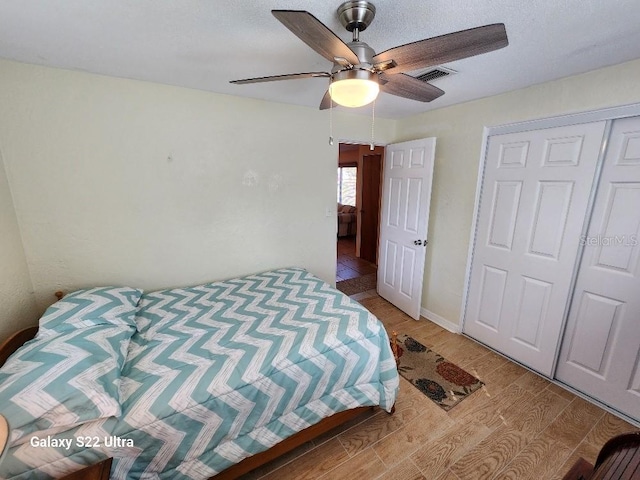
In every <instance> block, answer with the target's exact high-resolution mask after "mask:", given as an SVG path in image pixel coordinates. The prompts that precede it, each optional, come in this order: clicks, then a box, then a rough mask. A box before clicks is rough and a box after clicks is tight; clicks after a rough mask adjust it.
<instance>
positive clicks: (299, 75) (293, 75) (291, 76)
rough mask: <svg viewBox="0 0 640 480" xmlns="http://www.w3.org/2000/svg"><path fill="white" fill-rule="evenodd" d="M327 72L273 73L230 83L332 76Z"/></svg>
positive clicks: (243, 83)
mask: <svg viewBox="0 0 640 480" xmlns="http://www.w3.org/2000/svg"><path fill="white" fill-rule="evenodd" d="M330 76H331V74H330V73H327V72H307V73H287V74H285V75H273V76H271V77H256V78H243V79H242V80H231V81H230V82H229V83H235V84H237V85H245V84H247V83H261V82H275V81H277V80H299V79H301V78H315V77H330Z"/></svg>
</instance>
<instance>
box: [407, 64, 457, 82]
mask: <svg viewBox="0 0 640 480" xmlns="http://www.w3.org/2000/svg"><path fill="white" fill-rule="evenodd" d="M456 73H458V72H456V71H455V70H451V69H450V68H445V67H436V68H433V69H431V70H429V71H427V72H425V73H422V74H420V75H418V76H417V77H416V78H417V79H418V80H422V81H423V82H430V81H432V80H435V79H436V78H442V77H448V76H449V75H455V74H456Z"/></svg>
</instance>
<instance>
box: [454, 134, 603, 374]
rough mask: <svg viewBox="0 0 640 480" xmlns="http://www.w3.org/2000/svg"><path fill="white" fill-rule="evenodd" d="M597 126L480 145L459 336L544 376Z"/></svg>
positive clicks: (596, 148)
mask: <svg viewBox="0 0 640 480" xmlns="http://www.w3.org/2000/svg"><path fill="white" fill-rule="evenodd" d="M604 125H605V124H604V122H597V123H590V124H583V125H572V126H567V127H560V128H551V129H544V130H536V131H529V132H523V133H516V134H506V135H495V136H492V137H490V138H489V141H488V146H487V156H486V159H485V173H484V180H483V187H482V194H481V200H480V210H479V212H478V223H477V232H476V237H475V238H476V239H475V248H474V253H473V261H472V268H471V278H470V282H469V294H468V300H467V309H466V315H465V322H464V332H465V333H466V334H468V335H469V336H471V337H473V338H476V339H478V340H479V341H481V342H483V343H485V344H487V345H489V346H490V347H493V348H495V349H496V350H498V351H500V352H503V353H505V354H507V355H509V356H511V357H512V358H514V359H516V360H518V361H520V362H522V363H524V364H525V365H527V366H529V367H531V368H533V369H535V370H537V371H539V372H541V373H543V374H545V375H549V376H550V375H551V374H552V373H553V372H552V366H553V361H554V356H555V354H556V351H557V346H558V342H559V338H560V334H561V332H560V330H561V327H562V324H563V317H564V312H565V309H566V305H567V298H568V296H569V287H570V283H571V277H572V275H573V270H574V265H575V258H576V254H577V251H578V247H579V243H580V242H579V237H580V232H581V231H582V228H583V224H584V219H585V211H586V209H587V203H588V199H589V194H590V192H591V188H592V183H593V177H594V173H595V168H596V163H597V159H598V156H599V153H600V145H601V143H602V139H603V138H602V137H603V134H604Z"/></svg>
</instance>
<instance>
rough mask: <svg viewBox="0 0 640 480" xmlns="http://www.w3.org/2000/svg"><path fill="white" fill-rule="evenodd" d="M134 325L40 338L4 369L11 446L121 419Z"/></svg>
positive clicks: (1, 381) (0, 372) (1, 394)
mask: <svg viewBox="0 0 640 480" xmlns="http://www.w3.org/2000/svg"><path fill="white" fill-rule="evenodd" d="M134 332H135V329H134V328H133V327H122V326H105V325H96V326H92V327H87V328H83V329H77V330H70V331H67V332H65V333H60V334H51V335H48V336H37V337H36V338H35V339H33V340H31V341H29V342H27V343H25V344H24V345H23V346H22V347H21V348H19V349H18V350H17V351H16V352H15V353H14V354H13V355H12V356H11V357H9V359H8V360H7V361H6V363H5V364H4V365H3V366H2V368H0V413H2V414H3V415H4V416H5V417H6V418H7V420H8V421H9V424H10V426H11V430H12V432H11V443H12V444H14V445H15V444H19V443H24V442H26V441H28V440H29V438H30V437H29V434H31V433H34V432H40V431H46V430H51V429H54V430H55V431H61V430H67V429H68V428H71V427H73V426H76V425H80V424H82V423H85V422H89V421H92V420H97V419H100V418H107V417H111V416H119V415H120V414H121V408H120V395H119V387H120V375H121V371H122V367H123V364H124V361H125V358H126V354H127V348H128V345H129V340H130V338H131V336H132V335H133V333H134Z"/></svg>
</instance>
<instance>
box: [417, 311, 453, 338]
mask: <svg viewBox="0 0 640 480" xmlns="http://www.w3.org/2000/svg"><path fill="white" fill-rule="evenodd" d="M420 315H422V316H423V317H424V318H426V319H427V320H430V321H432V322H433V323H435V324H436V325H439V326H441V327H442V328H444V329H445V330H449V331H450V332H453V333H460V332H461V331H462V329H461V328H460V325H458V324H457V323H454V322H452V321H451V320H447V319H446V318H444V317H441V316H440V315H438V314H437V313H433V312H430V311H429V310H427V309H426V308H421V309H420Z"/></svg>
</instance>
